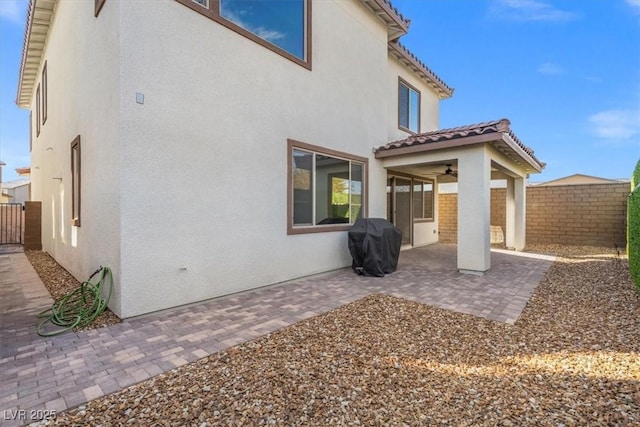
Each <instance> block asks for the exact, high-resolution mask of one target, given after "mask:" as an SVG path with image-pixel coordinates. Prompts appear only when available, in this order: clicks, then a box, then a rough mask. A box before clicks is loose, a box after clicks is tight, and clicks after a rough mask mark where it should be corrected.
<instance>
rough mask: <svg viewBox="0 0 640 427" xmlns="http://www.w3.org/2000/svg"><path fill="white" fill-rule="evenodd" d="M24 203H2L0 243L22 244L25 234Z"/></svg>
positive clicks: (0, 208) (0, 204) (0, 207)
mask: <svg viewBox="0 0 640 427" xmlns="http://www.w3.org/2000/svg"><path fill="white" fill-rule="evenodd" d="M22 218H23V214H22V204H20V203H0V245H10V244H13V245H16V244H17V245H21V244H22V235H23V234H24V222H23V220H22Z"/></svg>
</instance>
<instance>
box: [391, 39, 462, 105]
mask: <svg viewBox="0 0 640 427" xmlns="http://www.w3.org/2000/svg"><path fill="white" fill-rule="evenodd" d="M389 54H391V55H392V56H393V57H394V58H396V59H397V60H398V61H400V62H401V63H402V64H403V65H404V66H406V67H407V68H409V69H410V70H411V71H413V72H414V73H416V74H417V75H418V76H419V77H420V78H422V79H423V80H425V81H426V82H427V84H428V85H429V86H431V87H432V88H433V89H434V90H435V91H436V93H437V94H438V96H439V97H440V99H445V98H451V96H452V95H453V91H454V89H453V88H451V87H449V86H448V85H447V84H446V83H445V82H444V80H442V79H441V78H440V77H438V76H437V75H436V73H434V72H433V71H431V69H430V68H429V67H427V66H426V65H425V64H424V63H423V62H422V61H420V60H419V59H418V57H417V56H415V55H414V54H413V53H411V52H410V51H409V49H407V48H406V47H404V46H403V45H402V43H400V42H390V43H389Z"/></svg>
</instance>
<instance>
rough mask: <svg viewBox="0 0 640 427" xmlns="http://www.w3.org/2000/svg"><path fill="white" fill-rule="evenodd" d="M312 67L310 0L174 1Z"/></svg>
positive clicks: (303, 64)
mask: <svg viewBox="0 0 640 427" xmlns="http://www.w3.org/2000/svg"><path fill="white" fill-rule="evenodd" d="M177 1H178V2H180V3H182V4H183V5H185V6H188V7H189V8H191V9H193V10H195V11H196V12H199V13H200V14H202V15H204V16H207V17H208V18H210V19H212V20H214V21H216V22H218V23H219V24H221V25H224V26H225V27H227V28H229V29H231V30H233V31H235V32H237V33H239V34H241V35H243V36H244V37H247V38H248V39H251V40H253V41H254V42H256V43H258V44H261V45H262V46H265V47H266V48H268V49H270V50H272V51H274V52H276V53H278V54H280V55H282V56H284V57H285V58H287V59H290V60H291V61H293V62H295V63H297V64H299V65H302V66H304V67H306V68H309V69H311V36H310V34H311V0H269V1H264V0H177Z"/></svg>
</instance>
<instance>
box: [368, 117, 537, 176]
mask: <svg viewBox="0 0 640 427" xmlns="http://www.w3.org/2000/svg"><path fill="white" fill-rule="evenodd" d="M510 125H511V122H510V121H509V120H507V119H501V120H494V121H491V122H484V123H478V124H473V125H468V126H460V127H455V128H449V129H440V130H436V131H431V132H424V133H419V134H415V135H411V136H409V137H407V138H405V139H401V140H399V141H393V142H389V143H388V144H385V145H383V146H381V147H377V148H375V149H374V152H375V155H376V158H382V157H391V156H396V155H402V154H409V153H416V152H420V151H429V150H437V149H441V148H451V147H461V146H465V145H472V144H478V143H485V142H490V143H492V144H493V145H494V146H495V147H496V148H497V149H498V150H499V151H501V152H502V153H503V154H504V155H506V156H507V157H509V158H510V159H511V160H513V161H515V162H517V163H518V164H521V165H522V166H523V167H524V168H525V170H527V171H529V172H540V171H541V170H542V169H543V168H544V167H545V164H544V163H543V162H541V161H540V160H538V159H537V158H536V156H535V155H534V153H533V150H532V149H531V148H529V147H527V146H526V145H524V144H523V143H522V142H521V141H520V140H519V139H518V137H517V136H516V135H515V134H514V133H513V131H512V130H511V128H510Z"/></svg>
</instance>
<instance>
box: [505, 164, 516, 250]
mask: <svg viewBox="0 0 640 427" xmlns="http://www.w3.org/2000/svg"><path fill="white" fill-rule="evenodd" d="M513 181H514V179H513V178H511V177H509V178H507V193H506V205H505V215H504V216H505V228H506V230H504V241H505V244H506V246H507V248H508V249H513V248H515V246H516V243H515V241H516V236H515V233H516V195H515V189H514V182H513Z"/></svg>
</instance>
